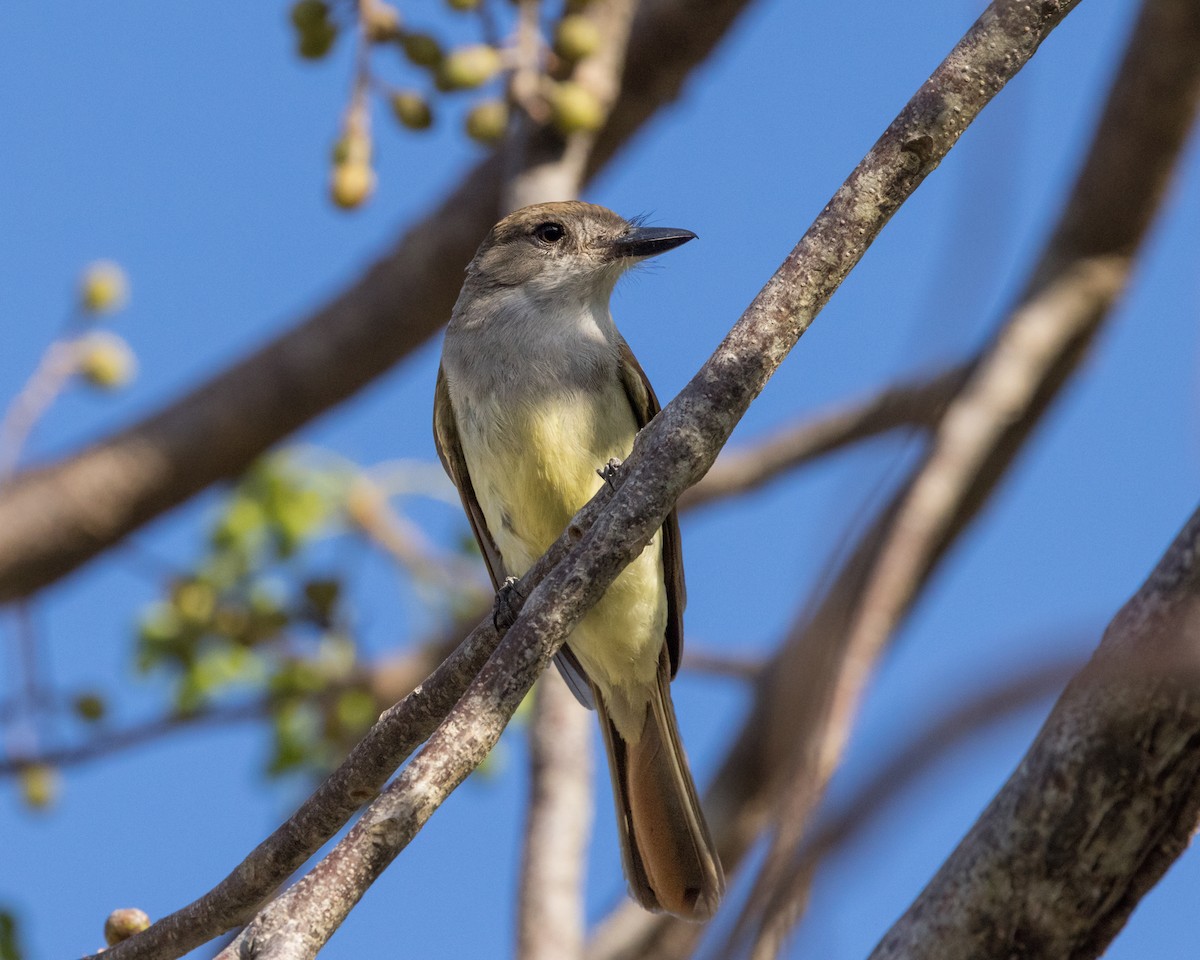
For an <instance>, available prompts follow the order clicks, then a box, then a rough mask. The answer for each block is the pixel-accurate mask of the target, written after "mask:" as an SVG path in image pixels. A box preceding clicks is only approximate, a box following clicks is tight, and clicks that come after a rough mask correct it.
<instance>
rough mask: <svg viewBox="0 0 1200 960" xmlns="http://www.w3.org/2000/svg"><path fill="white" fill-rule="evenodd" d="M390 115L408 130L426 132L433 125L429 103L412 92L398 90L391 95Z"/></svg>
mask: <svg viewBox="0 0 1200 960" xmlns="http://www.w3.org/2000/svg"><path fill="white" fill-rule="evenodd" d="M391 103H392V113H394V114H395V115H396V119H397V120H399V121H400V122H401V123H402V124H404V126H406V127H408V129H410V130H426V129H428V128H429V126H430V125H431V124H432V123H433V111H432V110H430V108H429V101H428V100H426V99H425V98H424V97H423V96H421V95H420V94H419V93H415V92H413V91H412V90H399V91H397V92H396V93H393V94H392V98H391Z"/></svg>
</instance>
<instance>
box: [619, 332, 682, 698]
mask: <svg viewBox="0 0 1200 960" xmlns="http://www.w3.org/2000/svg"><path fill="white" fill-rule="evenodd" d="M620 356H621V382H622V384H623V385H624V387H625V394H626V396H628V397H629V404H630V406H632V407H633V413H634V416H635V417H636V418H637V425H638V429H639V430H640V429H642V427H644V426H645V425H646V424H648V423H649V422H650V421H651V420H652V419H653V418H654V415H655V414H657V413H658V411H659V410H661V409H662V408H661V407H660V406H659V403H658V397H656V396H655V395H654V388H653V387H651V386H650V381H649V380H648V379H646V372H645V371H644V370H643V369H642V367H641V365H640V364H639V363H638V362H637V358H636V357H634V355H633V351H632V350H630V349H629V344H627V343H626V342H625V341H624V340H622V341H621V342H620ZM662 532H663V547H662V556H663V577H664V579H665V580H666V584H667V654H668V655H669V656H670V658H671V677H672V679H673V678H674V677H675V674H676V673H678V672H679V658H680V657H682V656H683V608H684V607H685V606H687V588H686V587H685V586H684V582H683V548H682V545H681V543H680V539H679V515H678V513H676V511H674V510H672V511H671V512H670V514H668V515H667V519H666V520H665V521H664V522H663V526H662Z"/></svg>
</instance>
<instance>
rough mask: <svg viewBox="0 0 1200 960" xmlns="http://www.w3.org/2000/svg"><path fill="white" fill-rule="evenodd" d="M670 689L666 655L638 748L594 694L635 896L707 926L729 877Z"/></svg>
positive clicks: (627, 871) (627, 872) (650, 906)
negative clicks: (698, 792) (719, 855)
mask: <svg viewBox="0 0 1200 960" xmlns="http://www.w3.org/2000/svg"><path fill="white" fill-rule="evenodd" d="M669 684H670V667H669V665H668V663H667V660H666V652H665V651H664V653H663V657H662V659H661V660H660V663H659V670H658V682H657V684H656V685H655V686H654V688H652V694H651V696H650V699H649V702H648V703H647V705H646V724H645V727H644V729H643V730H642V735H641V737H640V738H639V739H638V740H637V742H636V743H634V742H630V741H628V740H626V739H625V738H624V737H622V736H621V734H620V732H619V731H618V730H617V729H616V727H615V726H614V725H613V723H612V721H611V720H609V718H608V715H607V713H606V712H605V708H604V697H603V694H602V692H601V691H600V690H599V689H596V688H595V687H593V692H594V694H595V700H596V709H597V711H598V712H599V714H600V728H601V730H602V731H603V732H604V741H605V745H606V746H607V748H608V767H609V773H610V774H611V776H612V783H613V798H614V799H615V801H616V807H617V824H618V827H619V828H620V834H621V859H622V861H623V863H624V865H625V876H626V878H627V879H628V881H629V886H630V889H631V892H632V893H633V896H634V898H635V899H636V900H637V901H638V903H640V904H641V905H642V906H643V907H645V908H646V909H647V910H665V911H666V912H667V913H672V914H674V915H675V916H677V917H683V918H684V919H687V920H707V919H708V918H709V917H711V916H712V915H713V914H714V913H715V912H716V910H717V905H718V904H719V903H720V902H721V895H722V894H723V893H724V892H725V875H724V873H723V872H722V870H721V861H720V860H719V859H718V858H717V854H716V850H715V849H714V848H713V842H712V837H710V836H709V833H708V825H707V824H706V823H705V822H704V813H703V811H702V810H701V809H700V800H699V797H698V796H697V795H696V785H695V783H694V782H693V781H692V774H691V771H690V770H689V769H688V764H687V757H686V756H684V753H683V744H682V743H681V742H680V739H679V730H678V728H677V726H676V722H675V708H674V706H673V705H672V704H671V694H670V689H669Z"/></svg>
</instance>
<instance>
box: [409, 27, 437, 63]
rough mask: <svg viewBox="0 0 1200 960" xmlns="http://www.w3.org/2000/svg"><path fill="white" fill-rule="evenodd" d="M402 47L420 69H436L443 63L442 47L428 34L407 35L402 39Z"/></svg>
mask: <svg viewBox="0 0 1200 960" xmlns="http://www.w3.org/2000/svg"><path fill="white" fill-rule="evenodd" d="M400 46H401V47H402V48H403V49H404V55H405V56H406V57H408V59H409V60H410V61H411V62H412V63H415V64H416V65H417V66H418V67H436V66H437V65H438V64H439V63H441V62H442V45H441V44H440V43H438V42H437V40H435V39H434V38H433V37H431V36H430V35H429V34H427V33H406V34H404V36H402V37H401V38H400Z"/></svg>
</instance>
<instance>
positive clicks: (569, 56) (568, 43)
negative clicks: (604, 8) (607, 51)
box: [554, 13, 600, 63]
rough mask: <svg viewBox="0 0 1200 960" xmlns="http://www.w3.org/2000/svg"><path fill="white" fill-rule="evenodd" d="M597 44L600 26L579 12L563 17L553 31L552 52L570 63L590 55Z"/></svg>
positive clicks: (596, 47) (594, 50) (598, 43)
mask: <svg viewBox="0 0 1200 960" xmlns="http://www.w3.org/2000/svg"><path fill="white" fill-rule="evenodd" d="M599 46H600V28H599V27H597V26H596V24H595V23H593V22H592V20H591V19H589V18H588V17H584V16H581V15H580V14H577V13H573V14H569V15H568V16H565V17H563V18H562V20H560V21H559V24H558V27H557V29H556V30H555V31H554V52H555V53H557V54H558V55H559V56H560V57H562V58H563V59H564V60H566V61H568V62H570V63H574V62H575V61H576V60H582V59H583V58H584V57H590V56H591V55H592V54H593V53H595V52H596V50H597V49H598V48H599Z"/></svg>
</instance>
